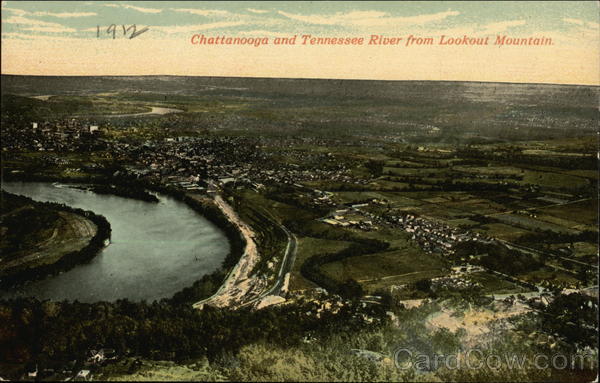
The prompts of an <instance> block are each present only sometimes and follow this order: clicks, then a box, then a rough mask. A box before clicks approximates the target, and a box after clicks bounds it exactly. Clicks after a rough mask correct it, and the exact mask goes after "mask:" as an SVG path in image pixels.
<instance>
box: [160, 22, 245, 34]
mask: <svg viewBox="0 0 600 383" xmlns="http://www.w3.org/2000/svg"><path fill="white" fill-rule="evenodd" d="M244 24H246V23H245V22H244V21H220V22H216V23H208V24H193V25H174V26H166V27H153V28H152V29H153V30H155V31H161V32H164V33H167V34H173V33H191V32H197V31H205V30H209V29H218V28H228V27H237V26H239V25H244Z"/></svg>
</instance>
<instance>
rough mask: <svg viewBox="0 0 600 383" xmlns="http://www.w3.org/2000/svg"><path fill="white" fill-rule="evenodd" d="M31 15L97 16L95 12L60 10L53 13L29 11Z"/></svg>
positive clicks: (61, 16) (62, 16) (60, 16)
mask: <svg viewBox="0 0 600 383" xmlns="http://www.w3.org/2000/svg"><path fill="white" fill-rule="evenodd" d="M30 15H32V16H52V17H59V18H63V19H65V18H71V17H88V16H97V15H98V14H97V13H96V12H61V13H53V12H33V13H30Z"/></svg>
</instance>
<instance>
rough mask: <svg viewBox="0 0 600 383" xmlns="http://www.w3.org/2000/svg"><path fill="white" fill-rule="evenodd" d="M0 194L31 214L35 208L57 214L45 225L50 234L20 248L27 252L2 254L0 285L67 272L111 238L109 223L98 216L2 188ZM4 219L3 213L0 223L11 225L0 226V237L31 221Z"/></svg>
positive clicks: (18, 283) (91, 256)
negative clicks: (12, 192)
mask: <svg viewBox="0 0 600 383" xmlns="http://www.w3.org/2000/svg"><path fill="white" fill-rule="evenodd" d="M2 194H3V198H7V199H8V198H11V199H15V200H18V201H19V202H20V203H22V204H24V206H23V207H22V208H26V209H31V211H33V214H35V211H36V209H37V210H43V211H47V212H51V213H54V214H56V216H55V217H56V219H55V222H52V223H51V224H50V225H49V226H48V227H47V229H48V230H52V234H51V235H50V237H49V238H45V239H44V240H43V241H39V242H36V243H34V244H32V246H31V247H30V248H27V249H23V250H24V251H26V252H27V254H20V251H16V252H12V255H11V253H4V254H3V256H2V259H1V260H0V288H9V287H15V286H18V285H21V284H23V283H26V282H28V281H32V280H36V279H41V278H45V277H46V276H48V275H55V274H58V273H60V272H63V271H67V270H69V269H71V268H73V267H74V266H76V265H77V264H80V263H83V262H87V261H89V260H91V259H92V258H93V257H94V256H96V255H97V254H98V253H99V251H100V250H101V249H102V248H104V246H105V244H106V241H108V240H110V234H111V227H110V224H109V222H108V221H107V220H106V218H104V217H103V216H101V215H98V214H95V213H93V212H91V211H87V210H83V209H77V208H73V207H69V206H66V205H63V204H58V203H51V202H38V201H34V200H32V199H30V198H27V197H23V196H17V195H14V194H11V193H7V192H4V191H3V192H2ZM3 202H4V201H3ZM11 213H12V212H11ZM8 214H10V213H8ZM8 214H7V215H8ZM4 218H5V217H4V214H3V226H4V224H6V225H10V227H9V226H6V228H5V229H4V228H3V237H5V235H8V233H10V232H17V236H18V235H19V234H20V233H23V230H24V229H23V227H21V225H28V224H29V225H31V224H32V223H31V222H16V221H18V220H20V218H19V217H16V220H15V222H9V223H7V220H5V219H4ZM27 235H31V233H28V234H27ZM4 239H6V238H3V240H4ZM17 247H18V246H17ZM19 250H20V249H19ZM21 252H22V251H21Z"/></svg>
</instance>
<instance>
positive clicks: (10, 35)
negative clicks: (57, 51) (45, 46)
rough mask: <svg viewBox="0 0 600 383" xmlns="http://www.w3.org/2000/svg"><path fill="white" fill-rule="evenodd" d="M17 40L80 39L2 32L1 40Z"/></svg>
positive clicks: (70, 40) (69, 40)
mask: <svg viewBox="0 0 600 383" xmlns="http://www.w3.org/2000/svg"><path fill="white" fill-rule="evenodd" d="M17 39H21V40H23V39H25V40H33V41H68V42H72V41H76V40H80V39H75V38H71V37H63V36H49V35H36V34H26V33H18V32H4V33H2V40H17Z"/></svg>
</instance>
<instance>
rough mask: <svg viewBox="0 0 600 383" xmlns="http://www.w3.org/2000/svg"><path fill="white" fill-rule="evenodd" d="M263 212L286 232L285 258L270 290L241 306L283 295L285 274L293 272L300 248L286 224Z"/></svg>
mask: <svg viewBox="0 0 600 383" xmlns="http://www.w3.org/2000/svg"><path fill="white" fill-rule="evenodd" d="M261 214H262V215H263V216H264V217H265V218H267V219H268V220H269V221H271V222H272V223H273V224H275V225H277V226H279V228H280V229H281V230H283V231H284V232H285V234H286V236H287V239H288V243H287V246H286V248H285V253H284V254H283V259H282V261H281V267H280V268H279V273H278V274H277V280H276V281H275V283H274V284H273V286H271V287H270V288H269V289H268V290H266V291H264V292H263V293H261V294H260V295H259V296H258V297H256V298H254V299H252V300H250V301H248V302H245V303H244V304H242V305H240V307H243V306H249V305H252V304H255V303H257V302H260V300H262V299H263V298H264V297H267V296H269V295H281V293H282V288H283V287H284V282H285V275H286V274H287V273H291V271H292V268H293V267H294V262H295V261H296V251H297V249H298V239H297V238H296V236H295V235H294V234H293V233H292V232H291V231H289V230H288V229H287V228H286V227H285V226H283V225H281V224H280V223H278V222H277V221H275V219H273V218H272V217H268V216H267V215H270V214H263V213H261Z"/></svg>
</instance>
